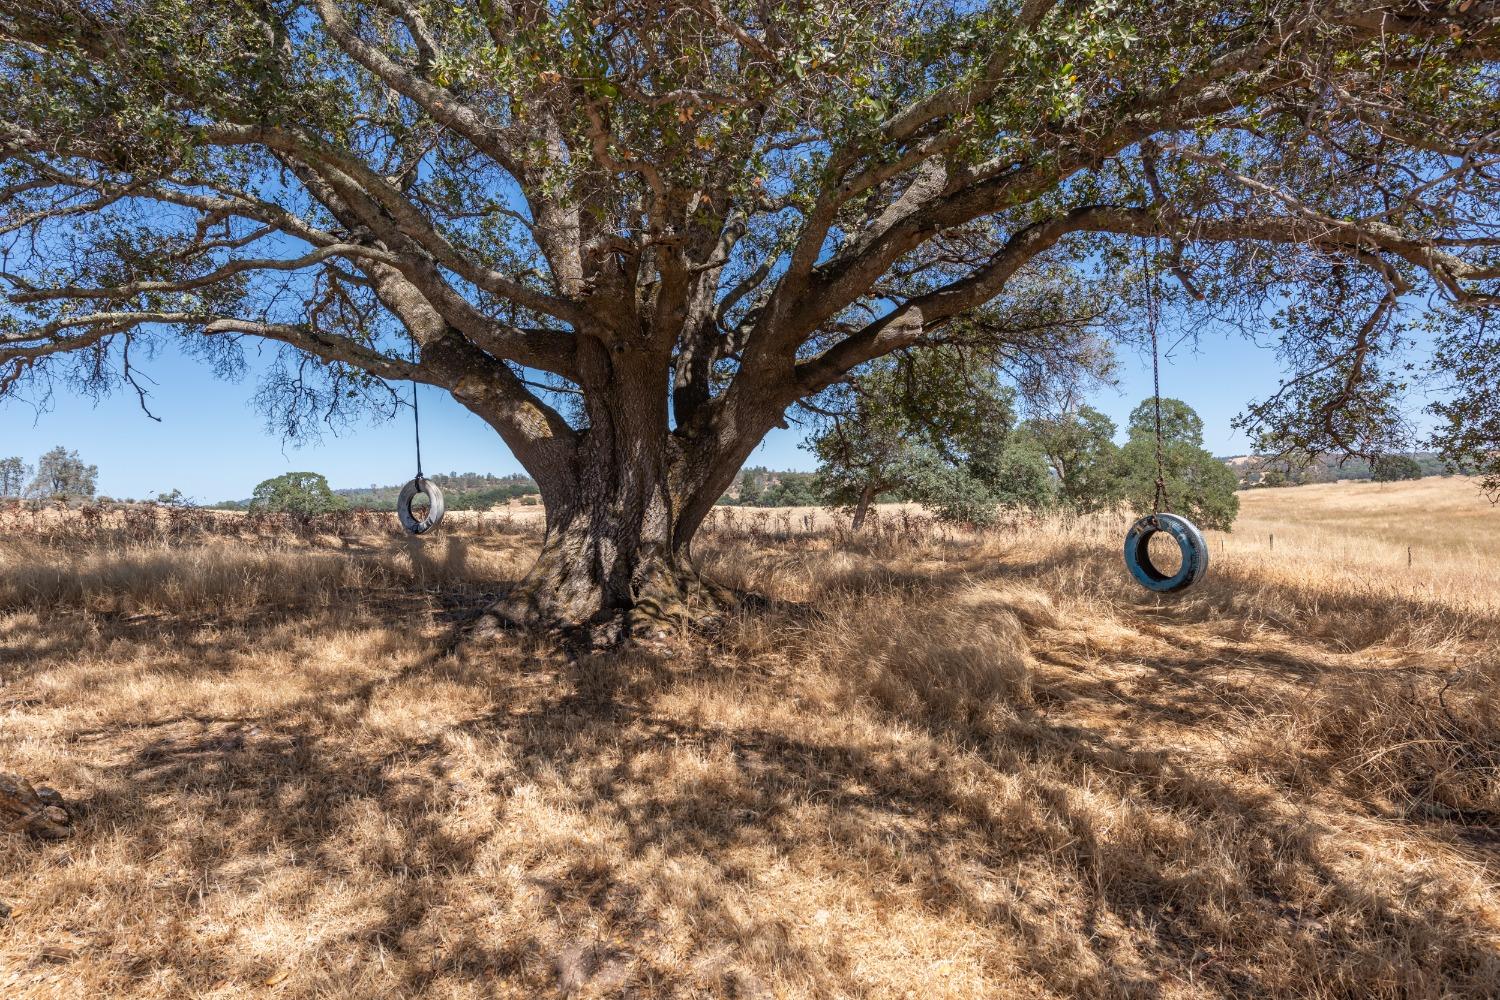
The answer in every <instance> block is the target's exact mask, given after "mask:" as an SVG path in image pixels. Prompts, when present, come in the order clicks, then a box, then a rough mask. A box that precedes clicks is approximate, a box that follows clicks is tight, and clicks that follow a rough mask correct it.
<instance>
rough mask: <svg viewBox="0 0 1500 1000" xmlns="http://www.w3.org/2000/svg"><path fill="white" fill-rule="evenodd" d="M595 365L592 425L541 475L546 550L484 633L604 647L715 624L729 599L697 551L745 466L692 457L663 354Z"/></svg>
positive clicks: (624, 356) (588, 371)
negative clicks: (668, 392) (674, 415)
mask: <svg viewBox="0 0 1500 1000" xmlns="http://www.w3.org/2000/svg"><path fill="white" fill-rule="evenodd" d="M583 353H584V352H580V354H583ZM589 355H590V356H588V357H587V359H586V361H585V363H584V364H583V365H582V366H581V367H582V369H583V377H584V379H585V385H587V386H591V388H589V389H586V393H585V399H586V400H587V404H586V405H587V418H588V427H587V428H586V429H584V430H582V431H580V432H579V438H578V446H577V448H576V451H575V453H574V458H573V461H572V463H571V468H570V470H569V472H568V475H566V476H564V477H561V478H560V477H557V476H552V477H549V478H548V479H546V480H543V479H542V478H541V477H538V483H539V485H540V487H541V491H542V502H543V504H544V506H545V508H546V533H545V535H544V538H543V541H542V549H541V552H540V553H539V555H538V556H537V560H536V563H535V564H534V565H533V566H532V568H531V570H530V571H529V572H528V573H527V574H526V576H525V577H524V578H522V580H521V581H520V582H519V583H518V584H517V585H516V586H515V587H514V588H512V590H511V591H510V593H508V594H507V595H506V596H505V597H504V598H502V599H501V600H500V601H499V602H497V603H496V604H495V606H494V607H492V608H491V609H490V610H489V612H488V613H487V615H486V616H485V620H484V621H483V622H482V623H481V625H480V630H481V631H482V632H488V631H491V630H492V629H493V628H494V627H495V626H496V625H509V626H519V627H522V628H526V629H531V630H536V629H542V630H555V629H560V630H564V631H574V632H578V633H580V634H581V635H582V637H583V638H585V639H586V640H587V641H588V642H590V643H591V644H593V645H599V646H607V645H613V644H615V643H617V642H620V641H623V640H625V639H628V638H632V637H634V638H643V637H650V636H655V635H659V634H661V633H664V632H665V631H666V630H668V629H670V628H672V627H675V626H678V625H681V624H683V623H688V622H694V621H699V620H703V619H706V618H710V617H712V616H716V615H717V614H718V613H720V612H721V611H722V610H723V609H724V607H725V606H726V605H727V604H729V603H732V601H733V597H732V595H731V594H730V593H729V592H728V591H727V590H725V589H724V588H722V587H717V586H715V585H713V584H711V583H708V582H707V581H705V580H704V579H703V578H702V577H701V575H700V574H699V572H698V570H697V568H696V566H695V565H694V563H693V560H692V557H691V550H690V548H691V544H692V540H693V537H694V535H695V534H696V533H697V529H698V527H699V526H700V525H701V524H702V522H703V520H704V517H705V516H706V514H707V512H708V510H709V509H710V508H711V507H712V499H710V500H709V501H708V502H706V503H705V502H704V501H703V497H704V496H706V495H707V494H708V493H709V492H712V491H714V490H715V489H717V490H719V491H722V488H723V486H722V483H723V482H727V480H728V478H730V477H732V476H733V474H734V471H735V470H736V469H738V457H739V456H737V455H736V454H733V453H726V452H723V451H721V450H720V449H716V448H714V447H712V446H711V445H710V446H706V447H705V446H699V447H698V448H696V450H694V451H692V452H691V453H689V452H688V450H687V449H686V448H685V446H684V444H683V442H682V441H681V440H680V438H679V436H678V435H676V434H674V433H672V431H671V430H670V429H669V427H668V422H667V413H666V400H665V379H664V378H663V377H662V373H663V372H665V371H666V358H665V356H662V357H655V356H652V355H649V354H644V352H642V353H639V354H638V353H636V352H623V351H611V350H607V349H606V345H604V344H603V343H596V344H595V345H593V348H592V349H591V350H590V351H589ZM523 462H524V459H523ZM726 468H727V469H728V475H727V476H726V475H724V470H725V469H726ZM717 496H718V493H717V492H714V493H713V498H714V499H716V498H717Z"/></svg>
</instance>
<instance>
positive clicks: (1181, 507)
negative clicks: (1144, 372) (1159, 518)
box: [1120, 399, 1240, 531]
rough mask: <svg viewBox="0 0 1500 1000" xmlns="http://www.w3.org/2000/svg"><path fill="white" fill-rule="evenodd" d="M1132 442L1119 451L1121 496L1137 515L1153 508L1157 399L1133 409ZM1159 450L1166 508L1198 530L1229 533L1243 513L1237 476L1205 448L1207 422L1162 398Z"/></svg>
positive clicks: (1177, 402) (1186, 407)
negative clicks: (1205, 425) (1241, 512)
mask: <svg viewBox="0 0 1500 1000" xmlns="http://www.w3.org/2000/svg"><path fill="white" fill-rule="evenodd" d="M1127 432H1128V433H1129V435H1130V436H1129V440H1127V441H1126V442H1125V446H1124V447H1123V448H1121V449H1120V495H1121V496H1123V497H1124V499H1125V502H1126V504H1127V505H1128V506H1129V507H1130V509H1131V510H1132V511H1134V512H1135V513H1137V514H1147V513H1150V512H1151V511H1152V510H1154V509H1155V501H1156V401H1155V400H1154V399H1147V400H1143V401H1142V402H1141V404H1140V405H1139V406H1137V407H1136V408H1135V409H1134V410H1131V411H1130V421H1129V423H1128V424H1127ZM1161 438H1162V442H1161V449H1162V472H1163V476H1162V479H1163V483H1164V484H1165V486H1166V498H1165V499H1166V505H1165V507H1166V509H1169V510H1171V511H1172V512H1173V513H1176V514H1182V515H1184V516H1185V517H1187V518H1188V519H1190V520H1192V521H1193V522H1194V523H1196V524H1197V525H1198V527H1200V528H1216V529H1218V530H1220V531H1228V530H1229V529H1230V528H1231V527H1233V525H1234V519H1235V516H1236V515H1238V514H1239V512H1240V498H1239V497H1237V496H1236V495H1235V490H1236V489H1237V488H1238V487H1239V477H1238V476H1236V475H1235V473H1234V471H1233V470H1231V469H1230V468H1229V467H1228V466H1227V465H1225V464H1224V463H1223V462H1221V461H1220V460H1219V459H1217V458H1215V457H1214V456H1213V455H1211V454H1209V452H1208V451H1206V450H1205V449H1204V447H1203V419H1202V418H1201V417H1199V416H1198V414H1197V411H1195V410H1194V409H1193V408H1192V407H1191V406H1189V405H1187V404H1186V403H1184V402H1183V401H1182V400H1180V399H1162V400H1161Z"/></svg>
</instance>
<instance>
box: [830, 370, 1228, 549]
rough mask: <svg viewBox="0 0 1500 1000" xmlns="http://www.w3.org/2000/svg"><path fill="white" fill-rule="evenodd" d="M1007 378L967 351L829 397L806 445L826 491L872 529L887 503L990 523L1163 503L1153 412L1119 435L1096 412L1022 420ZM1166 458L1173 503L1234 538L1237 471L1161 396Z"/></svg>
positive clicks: (1067, 411)
mask: <svg viewBox="0 0 1500 1000" xmlns="http://www.w3.org/2000/svg"><path fill="white" fill-rule="evenodd" d="M1017 409H1018V406H1017V392H1016V390H1015V389H1014V388H1013V387H1012V386H1011V385H1010V384H1008V383H1007V382H1006V380H1005V379H1004V377H1003V375H1002V373H1001V371H1000V370H998V369H997V368H996V367H994V366H992V365H988V364H983V363H981V364H969V363H967V359H966V358H964V357H963V356H961V355H958V354H956V353H954V354H946V355H945V354H944V353H943V352H940V351H933V352H927V353H924V354H922V355H914V356H911V357H906V356H901V355H898V356H895V357H893V358H890V359H885V360H884V361H882V362H880V363H877V364H874V365H871V366H869V367H868V368H867V369H866V370H865V371H864V372H862V373H861V374H860V375H859V376H858V377H856V378H852V379H849V380H847V381H846V382H845V383H844V384H843V385H842V386H840V387H839V388H838V389H837V390H836V391H834V392H831V393H829V394H827V395H825V397H824V399H822V400H820V406H819V410H818V412H817V417H818V420H817V430H816V433H815V434H814V435H813V436H812V437H811V439H810V441H809V447H810V448H811V449H812V451H813V453H814V454H815V455H817V457H818V462H819V466H818V471H817V473H816V475H815V478H814V483H813V486H814V490H815V492H816V494H817V495H818V496H819V497H820V498H822V499H823V500H824V501H825V502H827V503H828V504H830V505H831V506H835V507H841V508H843V509H845V510H848V511H849V512H850V513H851V514H852V516H853V519H854V523H855V526H856V527H858V526H860V525H862V524H863V522H864V520H865V517H866V516H867V513H868V511H869V509H870V507H871V505H872V504H873V503H875V502H877V501H880V500H891V499H893V500H905V501H913V502H917V503H921V504H923V505H925V506H926V507H928V508H929V509H931V510H932V511H933V512H934V513H935V514H936V515H937V516H938V517H940V518H942V519H945V520H950V521H961V522H967V523H972V524H988V523H990V522H992V521H994V520H995V518H996V517H997V516H998V515H999V514H1000V512H1001V511H1003V510H1064V511H1072V512H1076V513H1089V512H1092V511H1098V510H1105V509H1110V508H1115V507H1124V508H1126V509H1129V510H1131V511H1134V512H1137V513H1144V512H1148V511H1150V510H1152V509H1153V506H1154V504H1153V501H1154V498H1155V493H1156V490H1155V484H1156V435H1155V426H1156V408H1155V406H1154V405H1153V401H1152V400H1146V401H1145V402H1143V403H1141V405H1140V406H1137V407H1136V408H1135V410H1134V411H1132V413H1131V414H1130V422H1129V425H1128V426H1127V428H1126V433H1127V440H1126V443H1125V444H1124V445H1123V446H1120V445H1116V444H1115V440H1114V437H1115V432H1116V427H1115V424H1114V422H1113V421H1111V420H1110V419H1109V418H1108V417H1106V416H1105V415H1104V414H1102V413H1100V412H1099V411H1097V410H1095V409H1093V408H1092V407H1089V406H1081V405H1075V406H1069V407H1066V408H1064V409H1063V410H1062V412H1061V413H1059V414H1057V415H1054V416H1050V417H1032V418H1030V419H1027V420H1020V419H1019V418H1018V414H1017ZM1161 428H1162V464H1163V471H1164V473H1165V475H1164V485H1165V487H1166V496H1167V500H1168V505H1169V506H1170V509H1172V510H1174V511H1177V512H1178V513H1182V514H1185V515H1186V516H1188V517H1190V518H1192V519H1193V520H1194V521H1196V522H1197V523H1198V524H1200V525H1201V526H1203V527H1206V528H1220V529H1225V530H1227V529H1228V528H1229V527H1230V525H1232V524H1233V523H1234V518H1235V515H1236V514H1237V513H1238V510H1239V499H1238V498H1237V497H1236V496H1235V489H1236V487H1237V485H1238V483H1237V481H1236V478H1235V475H1234V473H1233V472H1232V471H1230V470H1229V469H1228V468H1227V467H1226V466H1225V465H1224V463H1223V462H1221V461H1219V460H1218V459H1215V458H1214V457H1213V456H1212V455H1211V454H1209V452H1207V451H1206V450H1204V448H1203V421H1202V420H1201V419H1200V418H1199V417H1198V415H1197V414H1196V413H1195V412H1194V411H1193V409H1192V408H1191V407H1190V406H1188V405H1187V404H1186V403H1184V402H1182V401H1181V400H1178V399H1163V400H1162V401H1161Z"/></svg>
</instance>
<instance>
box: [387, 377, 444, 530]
mask: <svg viewBox="0 0 1500 1000" xmlns="http://www.w3.org/2000/svg"><path fill="white" fill-rule="evenodd" d="M411 421H412V429H413V430H414V431H415V433H416V441H417V475H416V478H415V479H413V480H412V481H411V482H409V483H407V484H406V485H405V486H403V487H401V495H400V496H399V497H397V498H396V517H398V518H400V520H401V527H403V528H405V529H406V531H407V533H408V534H412V535H425V534H427V532H429V531H431V530H432V529H433V528H436V527H437V526H438V523H439V522H440V521H442V519H443V490H442V488H441V487H440V486H438V484H437V483H434V482H432V481H431V480H430V479H427V478H425V477H424V476H423V475H422V421H421V415H420V414H419V413H418V412H417V380H416V379H412V383H411ZM419 496H425V497H426V498H427V512H426V513H425V514H423V515H422V516H421V517H418V516H417V513H416V511H415V510H413V509H412V504H413V503H414V502H415V501H416V499H417V497H419Z"/></svg>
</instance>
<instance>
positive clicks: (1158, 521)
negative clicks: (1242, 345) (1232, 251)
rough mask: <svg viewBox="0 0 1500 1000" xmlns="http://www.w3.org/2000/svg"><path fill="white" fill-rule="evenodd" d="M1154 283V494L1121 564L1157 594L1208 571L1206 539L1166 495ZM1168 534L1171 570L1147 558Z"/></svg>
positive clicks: (1150, 318)
mask: <svg viewBox="0 0 1500 1000" xmlns="http://www.w3.org/2000/svg"><path fill="white" fill-rule="evenodd" d="M1155 287H1156V286H1155V284H1154V282H1153V283H1148V284H1147V286H1146V322H1147V324H1148V325H1149V326H1150V328H1151V383H1152V390H1153V392H1152V395H1153V401H1154V402H1155V404H1156V427H1155V431H1156V496H1155V497H1154V499H1153V500H1152V505H1151V506H1152V512H1151V513H1150V514H1147V515H1146V516H1145V517H1143V518H1141V519H1140V520H1138V521H1136V522H1135V523H1134V524H1132V525H1131V526H1130V530H1129V531H1127V532H1126V533H1125V568H1126V569H1128V570H1129V571H1130V575H1131V576H1132V577H1134V578H1135V582H1136V583H1139V584H1140V585H1141V586H1142V587H1145V588H1146V589H1147V590H1152V591H1155V592H1156V593H1158V594H1175V593H1177V592H1178V591H1180V590H1186V589H1187V588H1189V587H1191V586H1192V585H1193V584H1195V583H1197V582H1198V581H1199V580H1201V579H1203V577H1204V574H1206V573H1207V572H1208V543H1207V542H1205V541H1204V540H1203V532H1201V531H1199V530H1198V526H1197V525H1196V524H1194V523H1193V522H1192V521H1189V520H1188V519H1187V518H1185V517H1183V516H1182V515H1180V514H1173V513H1170V512H1169V511H1168V510H1167V509H1166V508H1168V507H1170V506H1171V502H1170V500H1169V499H1168V497H1167V473H1166V463H1165V461H1164V459H1163V457H1162V451H1163V446H1162V435H1161V360H1160V356H1159V352H1158V350H1157V344H1156V323H1157V308H1158V307H1157V301H1156V296H1155V295H1154V294H1153V292H1154V290H1155ZM1158 534H1163V535H1168V536H1170V537H1171V538H1172V540H1173V541H1175V542H1176V543H1177V548H1178V551H1179V552H1181V553H1182V564H1181V565H1180V566H1179V567H1178V569H1177V571H1176V572H1174V573H1167V572H1165V571H1164V570H1161V569H1159V568H1158V567H1157V565H1156V564H1155V563H1154V562H1152V561H1151V551H1150V546H1149V543H1150V541H1151V539H1152V538H1153V537H1154V536H1156V535H1158Z"/></svg>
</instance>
